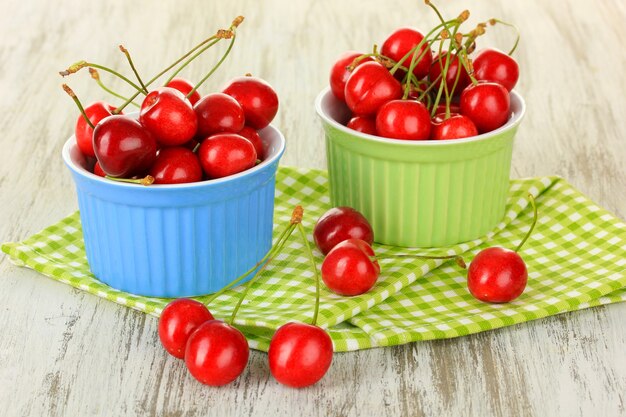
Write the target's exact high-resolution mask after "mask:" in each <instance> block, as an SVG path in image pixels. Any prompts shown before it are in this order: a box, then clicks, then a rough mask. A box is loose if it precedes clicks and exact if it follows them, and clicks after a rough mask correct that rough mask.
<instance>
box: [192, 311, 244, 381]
mask: <svg viewBox="0 0 626 417" xmlns="http://www.w3.org/2000/svg"><path fill="white" fill-rule="evenodd" d="M249 355H250V349H249V348H248V342H247V341H246V337H245V336H244V335H243V334H242V333H241V332H240V331H239V330H237V329H235V328H234V327H232V326H230V325H228V324H226V323H224V322H223V321H219V320H210V321H207V322H205V323H203V324H201V325H200V326H199V327H198V328H197V329H196V330H195V331H194V332H193V333H192V334H191V336H189V340H188V341H187V347H186V349H185V364H186V365H187V369H189V372H190V373H191V375H192V376H193V377H194V378H196V379H197V380H198V381H200V382H202V383H203V384H205V385H211V386H220V385H226V384H228V383H230V382H232V381H234V380H235V379H236V378H237V377H238V376H239V375H241V373H242V372H243V370H244V369H245V368H246V365H247V364H248V356H249Z"/></svg>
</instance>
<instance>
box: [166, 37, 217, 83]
mask: <svg viewBox="0 0 626 417" xmlns="http://www.w3.org/2000/svg"><path fill="white" fill-rule="evenodd" d="M221 40H222V38H215V39H213V41H212V42H211V43H209V44H208V45H205V46H204V47H203V48H202V49H200V50H199V51H198V52H196V53H195V54H193V55H192V56H191V57H190V58H189V59H187V60H186V61H185V62H183V63H182V65H181V66H179V67H178V68H177V69H176V71H174V72H173V73H172V75H170V76H169V77H168V78H167V80H165V83H163V85H167V84H168V83H169V82H170V81H172V80H173V79H174V77H176V76H177V75H178V74H180V72H181V71H182V70H183V69H184V68H185V67H186V66H187V65H189V64H190V63H191V62H192V61H193V60H194V59H196V58H197V57H199V56H200V55H202V54H203V53H204V52H205V51H206V50H207V49H209V48H210V47H212V46H213V45H215V44H216V43H218V42H219V41H221Z"/></svg>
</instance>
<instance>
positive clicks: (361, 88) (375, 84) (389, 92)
mask: <svg viewBox="0 0 626 417" xmlns="http://www.w3.org/2000/svg"><path fill="white" fill-rule="evenodd" d="M400 97H402V86H401V85H400V82H399V81H398V80H396V79H395V78H394V77H393V75H391V74H390V73H389V71H387V68H385V67H384V66H383V65H382V64H380V63H378V62H373V61H372V62H365V63H363V64H361V65H359V66H358V67H356V68H355V69H354V71H352V74H350V77H349V78H348V81H347V82H346V88H345V98H346V104H347V105H348V107H349V108H350V110H352V112H353V113H354V114H355V115H357V116H371V115H374V114H376V112H377V111H378V109H379V108H380V107H381V106H382V105H383V104H385V103H386V102H388V101H390V100H395V99H398V98H400Z"/></svg>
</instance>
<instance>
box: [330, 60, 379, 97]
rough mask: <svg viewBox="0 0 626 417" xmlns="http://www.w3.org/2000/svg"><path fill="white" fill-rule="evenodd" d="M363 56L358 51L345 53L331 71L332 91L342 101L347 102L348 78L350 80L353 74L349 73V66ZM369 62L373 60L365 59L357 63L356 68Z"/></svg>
mask: <svg viewBox="0 0 626 417" xmlns="http://www.w3.org/2000/svg"><path fill="white" fill-rule="evenodd" d="M361 55H363V53H361V52H356V51H347V52H344V53H343V54H341V56H340V57H339V58H338V59H337V61H335V63H334V64H333V66H332V68H331V69H330V80H329V83H330V91H332V93H333V95H334V96H335V97H337V98H338V99H339V100H341V101H346V95H345V89H346V82H347V81H348V78H350V74H352V72H351V71H348V66H349V65H350V64H352V62H353V61H354V60H355V59H356V58H358V57H360V56H361ZM367 61H372V58H370V57H367V58H363V59H362V60H361V61H359V62H358V63H357V65H356V66H359V65H361V64H362V63H364V62H367ZM355 68H356V67H355Z"/></svg>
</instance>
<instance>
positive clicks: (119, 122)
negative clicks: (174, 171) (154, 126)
mask: <svg viewBox="0 0 626 417" xmlns="http://www.w3.org/2000/svg"><path fill="white" fill-rule="evenodd" d="M93 147H94V151H95V154H96V158H98V162H99V163H100V166H101V167H102V170H103V171H104V172H106V173H107V174H108V175H110V176H112V177H120V178H130V177H132V176H134V175H143V174H144V173H145V172H147V171H148V169H150V167H151V166H152V164H153V163H154V160H155V159H156V151H157V143H156V140H155V139H154V136H152V135H151V134H150V132H149V131H148V130H147V129H145V128H144V127H143V126H142V125H141V124H140V123H139V122H138V121H137V120H135V119H132V118H130V117H128V116H122V115H113V116H109V117H107V118H106V119H103V120H102V121H101V122H100V123H98V124H97V125H96V128H95V129H94V131H93Z"/></svg>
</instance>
